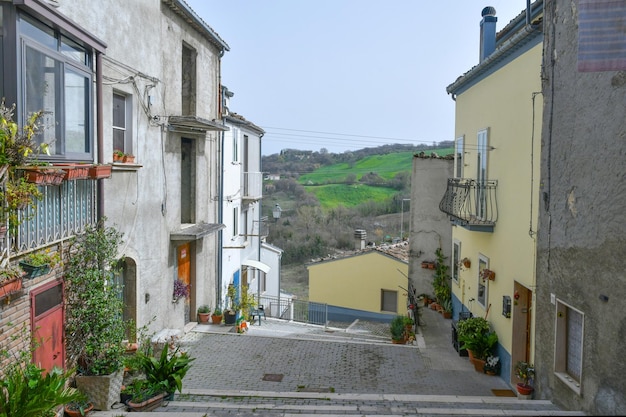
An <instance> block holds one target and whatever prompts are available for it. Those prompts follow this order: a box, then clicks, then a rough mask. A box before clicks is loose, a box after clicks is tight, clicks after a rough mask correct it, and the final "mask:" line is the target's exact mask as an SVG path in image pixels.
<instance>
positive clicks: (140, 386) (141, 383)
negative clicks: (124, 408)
mask: <svg viewBox="0 0 626 417" xmlns="http://www.w3.org/2000/svg"><path fill="white" fill-rule="evenodd" d="M122 394H124V396H127V397H128V398H129V400H128V401H127V403H126V405H128V408H129V409H130V411H142V412H148V411H152V410H154V409H155V408H158V407H159V406H160V405H161V404H162V403H163V398H165V393H164V392H163V390H162V389H161V388H160V387H159V386H158V385H156V384H153V383H151V382H150V381H148V380H146V379H135V380H134V381H133V382H131V383H130V384H128V385H127V386H126V387H124V389H123V390H122Z"/></svg>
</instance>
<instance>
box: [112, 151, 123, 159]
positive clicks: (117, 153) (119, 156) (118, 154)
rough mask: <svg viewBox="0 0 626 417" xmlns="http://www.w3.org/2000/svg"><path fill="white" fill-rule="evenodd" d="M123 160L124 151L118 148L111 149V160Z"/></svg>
mask: <svg viewBox="0 0 626 417" xmlns="http://www.w3.org/2000/svg"><path fill="white" fill-rule="evenodd" d="M123 161H124V152H122V151H121V150H119V149H114V150H113V162H123Z"/></svg>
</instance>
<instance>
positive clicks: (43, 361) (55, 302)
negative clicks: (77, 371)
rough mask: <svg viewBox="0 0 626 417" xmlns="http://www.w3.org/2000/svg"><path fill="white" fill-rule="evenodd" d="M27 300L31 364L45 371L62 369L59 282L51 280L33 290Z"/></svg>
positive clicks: (61, 295) (62, 335) (63, 347)
mask: <svg viewBox="0 0 626 417" xmlns="http://www.w3.org/2000/svg"><path fill="white" fill-rule="evenodd" d="M30 300H31V304H30V305H31V329H32V340H33V343H34V345H35V350H34V351H33V363H34V364H36V365H37V366H39V367H40V368H42V369H45V370H47V371H49V370H51V369H52V368H54V367H55V366H56V367H59V368H63V367H64V366H65V343H64V333H65V329H64V326H63V322H64V316H65V310H64V308H63V282H62V281H53V282H51V283H49V284H46V285H43V286H42V287H40V288H37V289H35V290H33V291H32V292H31V294H30Z"/></svg>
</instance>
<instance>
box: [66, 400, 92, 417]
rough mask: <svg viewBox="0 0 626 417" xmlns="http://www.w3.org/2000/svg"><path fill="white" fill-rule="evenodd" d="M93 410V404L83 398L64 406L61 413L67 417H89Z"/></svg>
mask: <svg viewBox="0 0 626 417" xmlns="http://www.w3.org/2000/svg"><path fill="white" fill-rule="evenodd" d="M92 410H93V404H92V403H90V402H89V401H87V399H85V398H83V399H81V400H76V401H72V402H69V403H67V404H65V406H64V407H63V411H65V415H66V416H67V417H83V416H87V415H89V413H91V411H92Z"/></svg>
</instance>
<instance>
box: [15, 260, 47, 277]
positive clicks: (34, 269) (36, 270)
mask: <svg viewBox="0 0 626 417" xmlns="http://www.w3.org/2000/svg"><path fill="white" fill-rule="evenodd" d="M20 268H22V270H24V272H25V273H26V274H25V275H24V276H25V277H26V278H30V279H33V278H36V277H39V276H41V275H46V274H47V273H48V272H50V265H49V264H44V265H31V264H29V263H28V262H26V261H20Z"/></svg>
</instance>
